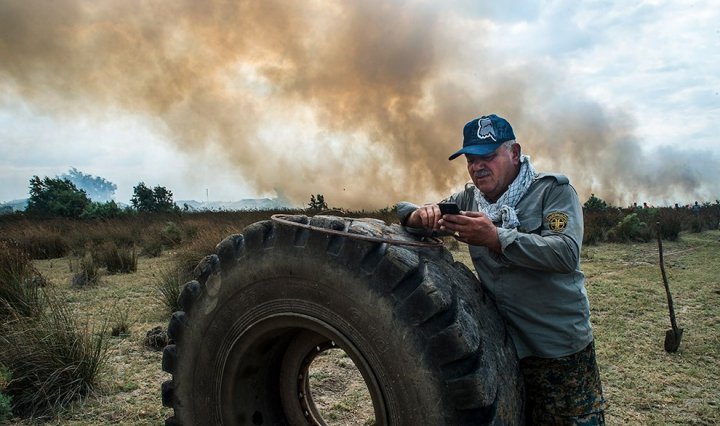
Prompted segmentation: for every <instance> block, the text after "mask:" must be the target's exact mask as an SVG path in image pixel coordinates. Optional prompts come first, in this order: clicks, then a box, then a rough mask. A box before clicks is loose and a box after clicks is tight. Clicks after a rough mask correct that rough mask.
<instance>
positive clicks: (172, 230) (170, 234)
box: [161, 222, 182, 247]
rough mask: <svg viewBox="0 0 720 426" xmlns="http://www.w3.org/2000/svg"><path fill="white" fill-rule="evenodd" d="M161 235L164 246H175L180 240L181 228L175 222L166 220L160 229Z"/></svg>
mask: <svg viewBox="0 0 720 426" xmlns="http://www.w3.org/2000/svg"><path fill="white" fill-rule="evenodd" d="M161 237H162V242H163V244H164V245H165V246H166V247H177V246H178V245H180V243H181V242H182V230H181V229H180V227H179V226H178V225H177V224H176V223H175V222H167V223H165V226H164V227H163V229H162V233H161Z"/></svg>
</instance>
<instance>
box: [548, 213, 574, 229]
mask: <svg viewBox="0 0 720 426" xmlns="http://www.w3.org/2000/svg"><path fill="white" fill-rule="evenodd" d="M545 220H547V223H548V227H549V228H550V230H551V231H553V232H562V231H564V230H565V227H567V224H568V221H569V220H570V217H569V216H568V215H567V214H566V213H563V212H559V211H555V212H550V214H548V215H547V216H545Z"/></svg>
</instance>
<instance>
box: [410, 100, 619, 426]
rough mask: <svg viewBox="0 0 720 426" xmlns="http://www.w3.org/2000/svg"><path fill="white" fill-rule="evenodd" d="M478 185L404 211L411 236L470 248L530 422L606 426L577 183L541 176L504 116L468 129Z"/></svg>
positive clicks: (468, 152) (470, 166) (466, 147)
mask: <svg viewBox="0 0 720 426" xmlns="http://www.w3.org/2000/svg"><path fill="white" fill-rule="evenodd" d="M463 135H464V138H463V146H462V148H461V149H460V150H459V151H457V152H455V153H454V154H453V155H451V156H450V158H449V160H453V159H454V158H456V157H458V156H460V155H463V154H464V155H465V158H466V160H467V170H468V173H469V174H470V177H471V179H472V183H468V184H467V185H466V186H465V188H464V189H463V190H462V191H459V192H457V193H455V194H453V195H452V196H450V197H449V198H448V199H447V200H446V201H449V202H455V203H457V204H458V205H459V207H460V210H461V213H460V214H459V215H456V214H446V215H442V214H441V212H440V208H439V206H438V205H437V204H427V205H424V206H420V207H418V206H416V205H414V204H410V203H407V202H401V203H399V204H398V215H399V217H400V220H401V223H402V224H403V225H404V226H405V227H406V228H407V229H408V230H409V231H410V232H416V233H427V232H429V231H433V232H438V233H452V234H453V235H454V236H455V238H456V239H458V240H459V241H462V242H464V243H467V244H468V245H469V250H470V255H471V257H472V260H473V264H474V265H475V269H476V271H477V274H478V277H479V278H480V281H481V283H482V286H483V288H484V289H485V290H486V291H487V292H488V293H489V294H491V295H492V297H493V298H494V299H495V301H496V303H497V306H498V309H499V311H500V314H501V316H502V317H503V319H504V320H505V322H506V324H507V327H508V331H509V333H510V335H511V336H512V340H513V343H514V344H515V348H516V350H517V354H518V357H519V358H520V369H521V372H522V374H523V377H524V381H525V388H526V418H527V422H528V424H548V425H549V424H552V425H555V424H562V425H565V424H583V425H594V424H604V416H603V412H604V411H603V410H604V406H605V401H604V399H603V396H602V387H601V383H600V374H599V371H598V367H597V362H596V360H595V349H594V343H593V335H592V327H591V325H590V307H589V303H588V299H587V293H586V291H585V277H584V275H583V273H582V272H581V271H580V250H581V247H582V238H583V216H582V208H581V206H580V202H579V200H578V197H577V194H576V193H575V190H574V189H573V187H572V186H570V184H569V182H568V179H567V178H566V177H565V176H563V175H559V174H547V173H540V174H538V173H536V172H535V170H534V169H533V166H532V165H531V164H530V158H529V157H528V156H526V155H522V152H521V147H520V144H518V143H517V142H516V140H515V135H514V133H513V130H512V127H511V126H510V123H508V122H507V121H506V120H505V119H503V118H501V117H499V116H497V115H494V114H492V115H487V116H483V117H480V118H477V119H474V120H472V121H470V122H469V123H467V124H466V125H465V128H464V130H463Z"/></svg>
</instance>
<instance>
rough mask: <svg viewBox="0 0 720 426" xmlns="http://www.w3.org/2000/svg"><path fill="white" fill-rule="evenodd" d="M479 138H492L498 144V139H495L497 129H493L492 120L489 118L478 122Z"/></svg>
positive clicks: (483, 118)
mask: <svg viewBox="0 0 720 426" xmlns="http://www.w3.org/2000/svg"><path fill="white" fill-rule="evenodd" d="M477 137H478V138H480V139H487V138H490V139H492V140H493V141H495V142H497V138H496V137H495V129H494V128H493V125H492V120H490V118H489V117H482V118H480V119H479V120H478V131H477Z"/></svg>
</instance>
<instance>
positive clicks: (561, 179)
mask: <svg viewBox="0 0 720 426" xmlns="http://www.w3.org/2000/svg"><path fill="white" fill-rule="evenodd" d="M544 178H554V179H555V181H556V182H557V183H559V184H560V185H567V184H569V183H570V179H568V178H567V176H565V175H564V174H562V173H539V174H538V175H537V178H536V179H544Z"/></svg>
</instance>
